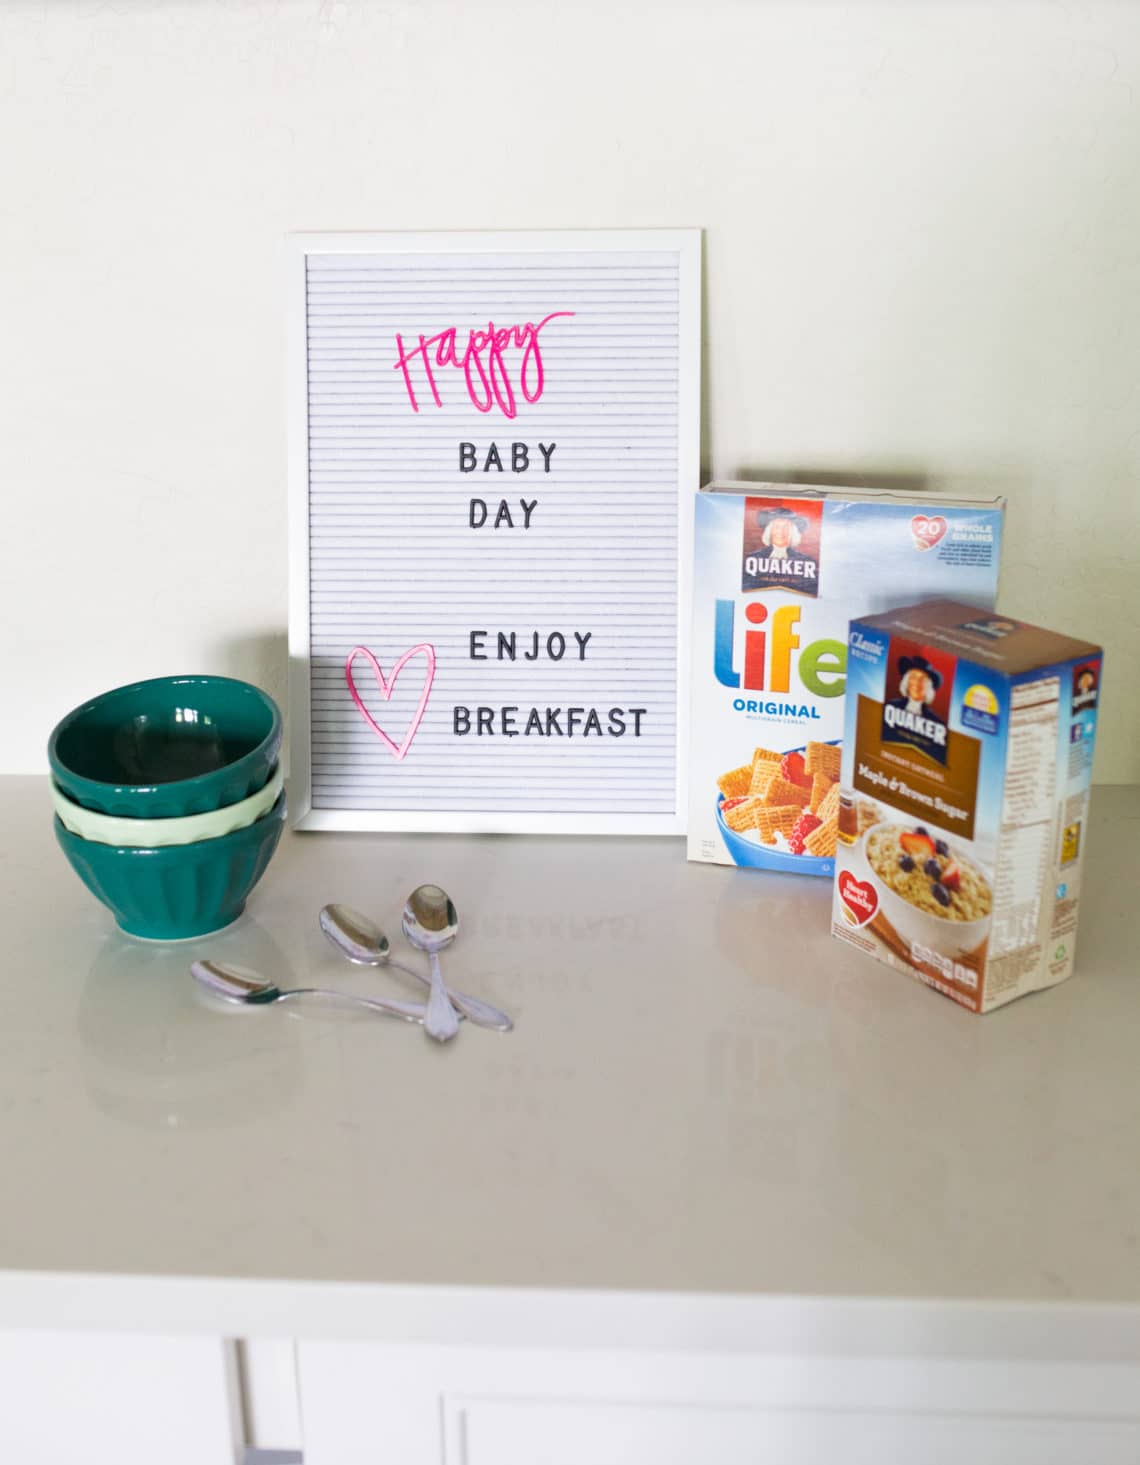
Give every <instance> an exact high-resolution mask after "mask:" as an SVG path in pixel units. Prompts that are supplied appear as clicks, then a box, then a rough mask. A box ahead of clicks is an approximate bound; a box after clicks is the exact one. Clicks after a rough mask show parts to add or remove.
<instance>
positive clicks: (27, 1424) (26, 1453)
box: [0, 1330, 241, 1465]
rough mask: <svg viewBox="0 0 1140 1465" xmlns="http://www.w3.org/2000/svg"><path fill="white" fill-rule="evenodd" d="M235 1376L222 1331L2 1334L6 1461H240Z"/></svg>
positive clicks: (124, 1464)
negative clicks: (191, 1334)
mask: <svg viewBox="0 0 1140 1465" xmlns="http://www.w3.org/2000/svg"><path fill="white" fill-rule="evenodd" d="M235 1382H236V1381H235V1378H234V1370H233V1367H232V1358H231V1354H230V1349H229V1346H228V1345H227V1344H226V1343H224V1342H222V1340H221V1339H218V1338H169V1337H153V1336H146V1335H142V1336H140V1335H139V1334H125V1333H121V1334H120V1333H64V1332H54V1331H50V1330H45V1331H43V1332H40V1331H35V1332H19V1333H0V1460H4V1461H12V1462H13V1465H15V1462H17V1461H18V1462H19V1465H61V1462H64V1461H66V1462H68V1465H72V1462H74V1465H103V1462H104V1461H106V1462H107V1465H156V1462H159V1461H161V1462H162V1465H234V1462H235V1460H237V1459H238V1458H240V1453H241V1452H240V1446H239V1434H240V1429H239V1418H238V1410H237V1407H236V1402H237V1401H236V1388H235Z"/></svg>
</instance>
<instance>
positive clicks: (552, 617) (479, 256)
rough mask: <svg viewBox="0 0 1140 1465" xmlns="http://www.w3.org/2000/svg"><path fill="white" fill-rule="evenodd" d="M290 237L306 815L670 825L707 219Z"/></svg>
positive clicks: (361, 825)
mask: <svg viewBox="0 0 1140 1465" xmlns="http://www.w3.org/2000/svg"><path fill="white" fill-rule="evenodd" d="M291 246H292V257H291V266H290V316H291V326H292V338H291V346H290V403H289V411H290V494H291V519H290V539H291V556H292V574H291V593H290V601H291V605H290V660H291V679H290V713H291V715H290V752H291V803H292V811H293V817H294V820H295V822H296V823H297V824H298V826H299V827H301V828H305V829H420V830H448V829H451V830H468V831H469V830H476V831H479V830H481V831H544V830H545V831H553V832H564V833H586V832H595V831H612V832H626V833H650V832H660V833H678V832H680V831H681V830H682V829H683V828H684V817H683V812H682V811H683V810H684V807H685V798H684V790H683V779H684V767H683V762H684V759H683V748H684V739H683V728H682V721H683V710H682V705H681V703H682V698H681V696H680V692H681V689H682V686H683V683H684V678H685V673H686V665H685V655H686V651H687V640H688V636H687V627H688V596H689V570H690V559H691V548H692V546H691V536H692V499H693V492H694V490H695V489H696V488H697V487H698V473H699V467H698V438H699V378H700V325H699V312H700V236H699V233H698V231H696V230H680V231H675V230H650V231H641V232H636V233H633V232H626V231H582V232H568V233H535V234H526V233H524V234H426V235H423V234H383V235H322V236H299V237H297V238H296V239H294V240H293V241H291Z"/></svg>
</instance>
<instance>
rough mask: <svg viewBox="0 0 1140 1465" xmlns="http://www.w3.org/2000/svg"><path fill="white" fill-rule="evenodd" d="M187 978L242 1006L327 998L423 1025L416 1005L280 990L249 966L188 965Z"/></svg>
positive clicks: (351, 995) (323, 989) (421, 1010)
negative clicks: (188, 972)
mask: <svg viewBox="0 0 1140 1465" xmlns="http://www.w3.org/2000/svg"><path fill="white" fill-rule="evenodd" d="M190 975H191V976H192V977H193V978H194V980H195V981H196V982H200V983H201V985H202V986H203V987H205V988H206V989H207V991H209V992H211V993H213V995H214V996H216V997H221V998H222V999H223V1000H224V1001H226V1002H236V1003H239V1004H241V1005H242V1006H254V1007H264V1006H267V1005H268V1004H269V1003H271V1002H288V1001H289V1000H290V999H291V998H293V997H331V998H335V999H336V1000H337V1001H339V1002H354V1003H355V1004H356V1005H357V1006H358V1007H368V1008H371V1010H372V1011H373V1012H384V1013H387V1014H388V1016H390V1017H399V1018H402V1019H403V1020H404V1021H405V1022H418V1023H423V1022H424V1021H425V1016H426V1009H425V1008H424V1007H423V1006H421V1004H420V1003H418V1002H391V1001H389V1000H387V999H386V998H380V997H357V996H356V995H355V994H354V993H351V992H335V991H333V990H332V989H331V988H328V987H290V988H287V989H286V990H285V991H282V989H281V988H280V987H278V986H277V985H276V983H274V982H271V981H270V980H269V979H268V978H267V977H263V976H262V975H261V973H260V972H255V971H254V970H253V969H252V968H251V967H244V966H236V965H233V964H231V963H230V962H226V961H194V962H191V964H190Z"/></svg>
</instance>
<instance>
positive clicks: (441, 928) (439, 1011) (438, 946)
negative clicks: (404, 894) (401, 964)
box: [401, 885, 459, 1043]
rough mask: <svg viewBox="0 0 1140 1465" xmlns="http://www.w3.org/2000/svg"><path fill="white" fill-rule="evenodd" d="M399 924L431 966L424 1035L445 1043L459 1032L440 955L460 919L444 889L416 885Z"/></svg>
mask: <svg viewBox="0 0 1140 1465" xmlns="http://www.w3.org/2000/svg"><path fill="white" fill-rule="evenodd" d="M401 924H402V926H403V930H404V935H405V936H406V937H407V938H408V940H409V941H410V942H411V944H412V945H413V946H414V947H416V949H417V950H419V951H426V952H427V955H428V961H429V962H430V963H431V992H430V993H429V995H428V1003H427V1016H426V1017H425V1018H424V1032H425V1033H427V1035H428V1036H429V1037H431V1038H434V1039H435V1040H436V1042H437V1043H446V1042H447V1041H448V1040H449V1039H451V1038H454V1036H455V1034H456V1033H457V1032H458V1031H459V1017H458V1015H457V1014H456V1011H455V1008H454V1007H453V1006H452V1004H451V998H450V996H449V995H448V991H447V988H446V986H445V985H444V981H443V973H442V972H441V971H440V969H439V953H440V952H441V951H443V950H445V949H446V948H447V947H448V946H450V945H451V943H452V942H453V941H454V940H455V938H456V936H458V934H459V916H458V915H457V913H456V910H455V907H454V905H452V903H451V897H450V896H449V895H448V893H447V891H446V890H441V889H440V887H439V886H438V885H417V886H416V888H415V890H413V891H412V893H411V895H409V896H408V899H407V903H406V904H405V906H404V917H403V921H402V923H401Z"/></svg>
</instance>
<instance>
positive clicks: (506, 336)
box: [392, 310, 574, 418]
mask: <svg viewBox="0 0 1140 1465" xmlns="http://www.w3.org/2000/svg"><path fill="white" fill-rule="evenodd" d="M573 314H574V311H572V310H555V311H552V312H551V313H550V314H549V315H547V316H544V317H543V318H542V320H540V321H539V322H538V324H537V325H536V324H535V323H534V322H533V321H527V322H526V324H525V325H516V326H496V325H495V323H494V321H488V322H487V329H486V330H485V331H483V330H472V331H468V333H467V344H466V345H465V346H464V347H462V348H460V345H459V328H458V327H457V326H449V327H448V329H447V330H444V331H439V332H438V333H437V334H436V335H434V336H423V335H421V336H418V337H417V338H416V339H417V341H418V344H417V345H415V346H412V347H411V348H410V349H408V348H407V347H405V345H404V338H403V337H402V336H401V335H400V333H399V331H397V332H396V350H397V353H398V354H397V357H396V361H395V364H394V365H393V367H392V369H393V371H401V372H403V374H404V386H405V387H406V388H407V392H408V401H409V402H411V404H412V411H413V412H418V411H419V410H420V404H419V402H418V400H417V398H416V392H415V388H414V387H413V385H412V373H411V370H410V368H411V366H412V365H413V364H414V363H417V362H418V364H419V366H420V367H421V368H422V371H423V375H424V377H425V379H426V381H427V384H428V387H429V388H430V389H431V394H432V399H433V400H434V402H435V405H436V406H437V407H442V406H443V399H442V397H441V396H440V394H439V387H438V385H437V384H436V377H435V371H434V370H433V369H432V368H433V367H445V366H451V367H454V368H455V369H456V370H457V371H461V372H462V373H463V380H464V382H465V384H466V387H467V395H468V397H469V398H470V400H471V405H472V406H473V407H475V408H476V409H477V410H478V411H480V412H490V411H491V410H492V409H493V408H494V407H498V409H499V411H500V412H501V413H502V414H503V416H504V417H508V418H510V417H516V416H517V415H518V399H517V398H516V396H515V390H514V386H513V385H512V383H511V373H510V369H509V367H508V364H507V355H506V353H508V352H509V351H512V350H513V351H516V352H521V353H522V355H521V360H519V362H518V363H517V372H518V387H519V390H520V391H521V393H522V395H523V397H524V399H525V400H526V401H528V402H537V401H538V399H539V398H540V397H541V396H542V389H543V385H544V383H545V379H546V378H545V373H544V372H543V367H542V349H541V347H540V346H539V343H538V338H539V334H540V333H541V332H542V331H543V330H544V329H545V328H546V327H547V326H548V325H549V324H550V322H551V321H552V320H560V319H563V318H565V317H568V316H572V315H573Z"/></svg>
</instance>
